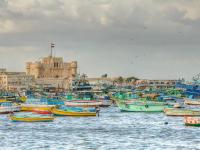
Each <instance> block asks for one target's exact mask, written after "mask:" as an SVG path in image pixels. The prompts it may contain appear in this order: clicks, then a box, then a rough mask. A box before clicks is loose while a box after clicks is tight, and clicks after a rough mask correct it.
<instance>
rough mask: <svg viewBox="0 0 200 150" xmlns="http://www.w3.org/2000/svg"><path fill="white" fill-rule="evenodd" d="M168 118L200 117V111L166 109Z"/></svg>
mask: <svg viewBox="0 0 200 150" xmlns="http://www.w3.org/2000/svg"><path fill="white" fill-rule="evenodd" d="M164 112H165V114H166V115H167V116H200V110H191V109H176V108H165V109H164Z"/></svg>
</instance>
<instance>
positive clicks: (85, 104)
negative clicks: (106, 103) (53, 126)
mask: <svg viewBox="0 0 200 150" xmlns="http://www.w3.org/2000/svg"><path fill="white" fill-rule="evenodd" d="M65 105H66V106H70V107H98V106H101V105H103V103H102V102H100V101H89V100H85V101H84V100H82V101H67V102H65Z"/></svg>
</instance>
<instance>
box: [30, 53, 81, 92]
mask: <svg viewBox="0 0 200 150" xmlns="http://www.w3.org/2000/svg"><path fill="white" fill-rule="evenodd" d="M77 68H78V67H77V62H76V61H72V62H64V61H63V58H62V57H53V56H48V57H44V58H42V60H41V61H37V62H28V63H26V72H27V75H33V76H34V77H35V78H36V84H40V85H44V86H45V85H49V86H53V87H63V88H67V87H68V85H69V84H70V83H69V82H71V81H72V80H73V78H74V77H75V76H76V75H77ZM66 84H68V85H66Z"/></svg>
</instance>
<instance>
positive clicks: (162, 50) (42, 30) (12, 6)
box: [0, 0, 200, 78]
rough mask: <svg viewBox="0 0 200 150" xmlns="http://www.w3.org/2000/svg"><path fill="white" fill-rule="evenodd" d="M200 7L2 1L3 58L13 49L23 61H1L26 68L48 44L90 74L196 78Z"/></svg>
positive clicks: (154, 2)
mask: <svg viewBox="0 0 200 150" xmlns="http://www.w3.org/2000/svg"><path fill="white" fill-rule="evenodd" d="M199 8H200V1H199V0H173V1H170V0H165V1H163V0H126V1H122V0H98V1H96V0H84V1H82V0H1V1H0V45H1V46H2V47H3V48H1V49H0V53H1V57H6V56H7V55H8V56H9V54H10V53H11V50H12V53H13V54H15V55H17V56H19V57H20V58H21V61H20V62H19V63H16V64H15V65H14V64H11V63H10V62H9V61H8V60H7V59H2V60H1V59H0V63H5V64H8V67H10V68H12V69H14V68H15V67H16V66H23V65H20V64H24V62H25V61H27V60H28V59H31V60H34V59H36V58H39V57H41V55H42V56H45V54H48V53H49V47H48V44H49V42H55V43H56V50H55V52H56V54H58V55H61V56H64V57H66V59H67V60H68V59H70V60H71V59H77V60H78V61H80V69H81V70H82V71H83V72H86V73H89V74H90V75H97V74H101V72H104V71H107V72H110V74H112V75H118V74H123V75H128V74H134V73H135V74H138V75H139V76H143V77H146V76H149V77H152V78H155V77H159V76H161V77H168V76H170V77H177V76H179V75H180V74H181V75H182V74H186V76H192V75H193V74H194V72H196V70H197V68H196V67H194V66H195V63H197V60H198V57H197V56H198V55H199V52H198V50H199V47H200V44H199V43H200V41H199V39H200V30H199V26H200V9H199ZM136 55H137V56H139V58H140V59H138V58H137V59H135V56H136ZM144 55H145V56H144ZM190 55H192V56H190ZM99 56H101V57H99ZM147 56H148V57H147ZM165 56H166V57H165ZM188 56H190V57H188ZM95 60H98V62H97V61H95ZM162 60H163V61H162ZM183 60H186V61H184V63H182V61H183ZM194 60H195V61H194ZM91 61H92V63H91ZM182 64H183V65H182ZM131 65H133V66H131ZM96 66H98V70H97V71H95V72H93V69H96V68H97V67H96ZM129 66H131V67H130V68H129ZM171 66H174V67H171ZM185 66H186V67H187V68H189V70H190V71H185ZM91 68H92V69H91ZM166 68H167V69H166ZM21 69H24V68H23V67H21ZM170 69H171V70H170ZM176 69H177V71H176ZM91 70H92V71H91ZM167 71H169V72H173V74H170V75H166V74H167Z"/></svg>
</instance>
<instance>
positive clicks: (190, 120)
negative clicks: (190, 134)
mask: <svg viewBox="0 0 200 150" xmlns="http://www.w3.org/2000/svg"><path fill="white" fill-rule="evenodd" d="M184 123H185V125H186V126H194V127H200V117H185V118H184Z"/></svg>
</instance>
